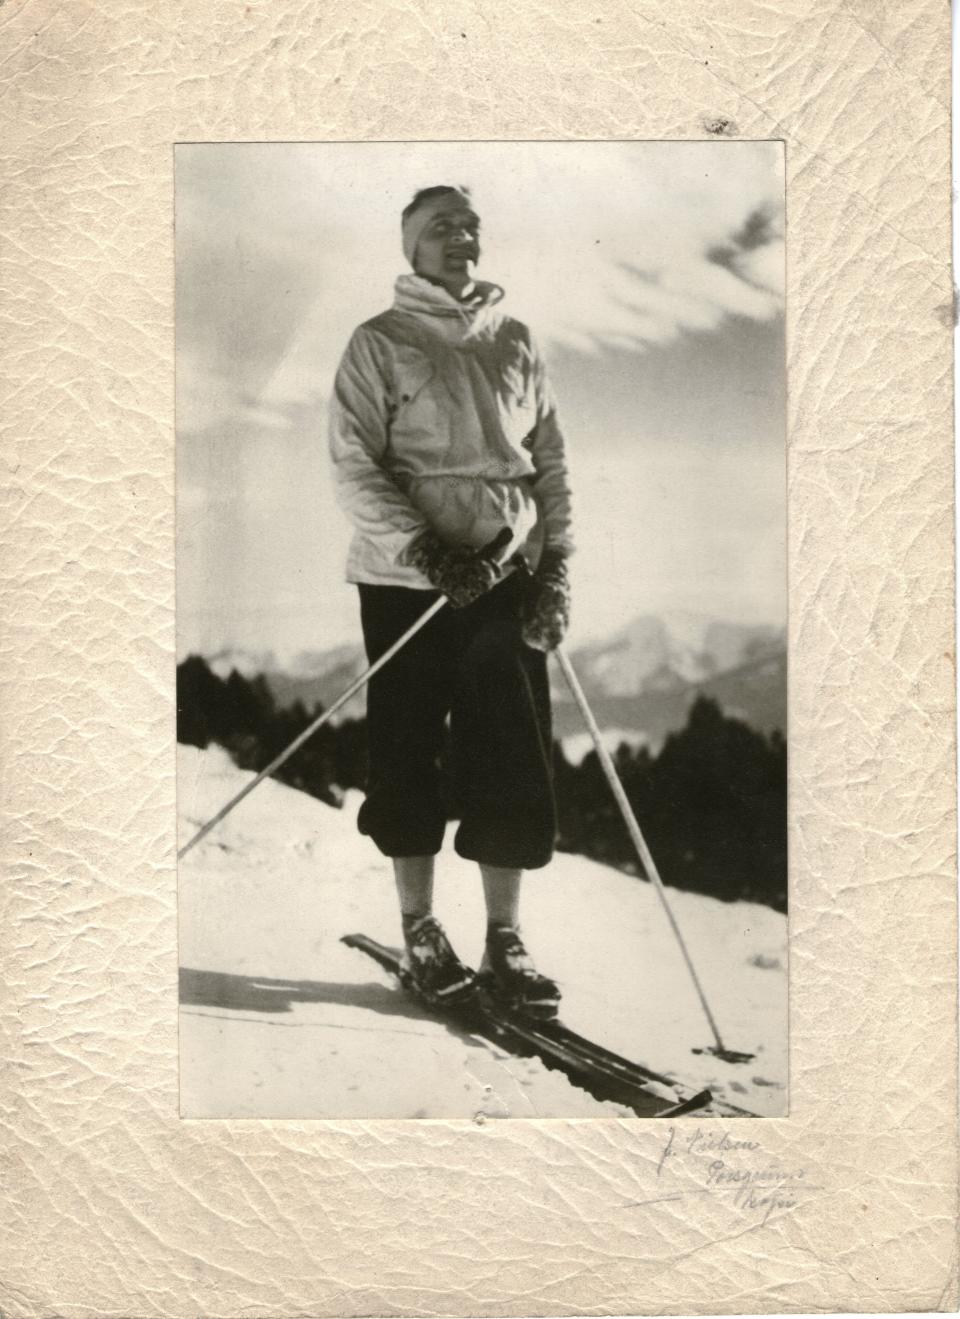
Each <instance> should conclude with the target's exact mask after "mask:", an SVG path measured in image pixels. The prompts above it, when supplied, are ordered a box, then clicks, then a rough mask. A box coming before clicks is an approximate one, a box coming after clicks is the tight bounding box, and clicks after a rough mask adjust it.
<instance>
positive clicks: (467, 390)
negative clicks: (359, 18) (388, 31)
mask: <svg viewBox="0 0 960 1319" xmlns="http://www.w3.org/2000/svg"><path fill="white" fill-rule="evenodd" d="M175 181H176V196H175V203H176V381H177V409H176V430H177V449H176V467H177V515H176V529H177V530H176V535H177V596H176V618H177V739H178V761H177V764H178V817H179V960H180V1111H181V1114H182V1115H183V1116H184V1117H191V1118H205V1117H209V1118H224V1117H236V1118H330V1119H337V1118H469V1119H474V1120H478V1121H486V1120H492V1119H495V1118H569V1117H575V1118H588V1117H598V1118H601V1117H619V1118H633V1117H637V1118H654V1117H670V1116H678V1115H682V1114H697V1115H699V1116H700V1117H702V1118H703V1119H704V1121H706V1120H707V1119H709V1118H710V1117H737V1116H740V1117H742V1116H757V1117H769V1116H783V1115H785V1114H786V1113H787V1112H788V1104H789V1096H788V1089H787V1081H788V1077H787V1045H788V1038H787V988H788V986H787V970H788V966H787V907H788V902H787V898H788V884H787V873H788V866H787V862H788V856H787V753H788V742H787V663H786V657H787V617H786V603H787V589H786V588H787V582H786V519H787V512H786V434H785V430H786V374H785V349H784V297H785V287H784V285H785V270H784V222H785V197H784V158H783V145H782V143H780V142H773V141H732V140H731V141H728V140H715V141H702V142H699V141H685V142H679V141H678V142H667V141H663V142H621V141H583V142H433V143H413V142H356V143H350V142H336V143H230V144H218V143H197V144H183V145H180V146H178V147H177V148H176V151H175Z"/></svg>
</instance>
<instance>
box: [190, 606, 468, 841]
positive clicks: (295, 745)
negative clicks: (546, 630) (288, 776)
mask: <svg viewBox="0 0 960 1319" xmlns="http://www.w3.org/2000/svg"><path fill="white" fill-rule="evenodd" d="M446 603H447V597H446V596H445V595H442V596H441V597H440V599H439V600H435V601H434V602H433V604H432V605H431V606H430V608H429V609H426V610H424V612H423V613H422V614H421V615H420V617H419V618H418V619H417V621H416V622H415V623H414V624H413V626H412V627H408V628H407V630H406V632H404V634H403V636H402V637H399V638H398V639H397V640H396V641H395V642H394V643H393V645H392V646H391V647H390V649H389V650H385V651H384V652H383V654H382V655H381V656H380V658H379V659H378V660H375V661H374V663H373V664H371V665H370V667H369V668H368V669H365V670H364V672H363V673H361V674H360V677H359V678H357V679H356V680H355V681H354V682H352V683H351V684H350V686H349V687H348V688H347V689H346V691H345V692H343V693H342V694H341V695H340V696H338V697H337V699H336V700H335V701H334V703H333V705H331V706H330V708H329V709H327V710H324V712H323V714H321V715H318V716H317V718H316V719H314V721H313V723H312V724H310V725H308V727H306V728H305V729H304V730H303V732H302V733H299V734H298V735H297V736H296V737H295V738H294V740H293V741H292V742H291V743H290V745H289V746H288V747H287V749H286V750H285V751H281V752H280V754H279V756H277V757H276V758H275V759H274V760H271V762H270V764H269V765H267V767H266V769H262V770H261V771H260V773H259V774H258V775H257V776H256V778H254V779H251V780H250V782H249V783H247V784H246V785H245V786H244V787H243V788H241V789H240V791H239V792H238V793H237V794H236V796H235V797H231V798H230V800H229V801H228V802H227V804H226V805H225V806H222V807H221V808H220V810H219V811H217V813H216V815H214V816H213V818H212V819H210V820H208V821H207V823H206V824H205V825H204V826H203V828H202V829H198V830H197V832H196V833H195V834H194V835H193V837H192V838H191V839H190V841H189V842H188V843H184V845H183V847H181V848H180V850H179V852H178V853H177V860H178V861H182V860H183V858H184V857H185V856H186V855H187V853H188V852H189V851H190V849H191V848H193V847H196V845H197V843H199V842H200V840H201V839H202V838H206V836H207V834H208V833H209V832H210V830H211V829H214V828H215V827H216V826H217V825H218V824H219V823H220V821H221V820H224V819H226V817H227V816H228V815H229V814H230V812H231V811H232V810H233V808H234V807H235V806H238V805H239V804H240V802H242V801H243V799H244V797H248V796H249V795H250V793H251V792H253V790H254V788H256V787H257V786H258V785H259V784H261V783H262V782H263V780H264V779H266V778H269V777H270V775H271V774H272V773H273V772H274V771H275V770H277V769H279V768H280V766H281V765H283V764H284V763H285V762H286V761H288V760H289V759H290V757H291V756H292V755H293V754H294V752H295V751H299V750H300V748H301V747H302V746H303V744H304V742H306V741H308V739H309V738H311V737H313V735H314V733H315V732H316V731H317V729H318V728H322V727H323V725H324V724H325V723H326V722H327V721H328V720H329V719H330V718H331V717H332V716H333V715H335V714H336V713H337V711H338V710H339V709H340V708H341V707H342V706H344V705H346V703H347V701H349V700H350V698H351V697H352V696H355V695H356V694H357V692H358V691H360V689H361V688H362V687H364V686H365V685H366V684H367V683H368V682H369V681H370V679H371V678H372V677H373V675H374V674H375V673H378V672H379V670H380V669H382V668H383V666H384V665H385V664H387V663H389V661H390V660H391V659H393V657H394V655H396V653H397V651H398V650H401V649H402V648H403V647H404V646H405V645H406V644H407V642H408V641H409V640H410V638H411V637H412V636H414V634H415V633H417V632H419V631H420V629H421V628H422V627H423V626H424V624H426V623H429V622H430V619H431V618H433V616H434V614H436V613H439V611H440V610H441V609H442V608H443V606H444V605H445V604H446Z"/></svg>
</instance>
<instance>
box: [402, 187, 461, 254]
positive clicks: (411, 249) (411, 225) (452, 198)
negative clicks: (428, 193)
mask: <svg viewBox="0 0 960 1319" xmlns="http://www.w3.org/2000/svg"><path fill="white" fill-rule="evenodd" d="M460 206H467V207H469V208H470V209H471V210H472V209H473V202H472V201H471V200H470V198H469V197H468V196H467V194H466V193H465V192H461V191H460V189H459V188H451V189H450V190H449V192H445V193H443V194H442V195H441V196H438V197H434V198H431V199H430V200H429V201H426V202H424V203H423V205H422V206H418V207H417V209H416V210H415V211H413V213H412V214H410V215H408V216H407V218H406V219H405V220H404V222H403V226H402V230H403V255H404V256H405V257H406V258H407V260H408V261H409V262H410V265H411V266H412V265H413V260H414V257H415V256H416V254H417V243H419V241H420V235H421V234H422V233H423V231H424V229H426V227H427V225H428V224H429V223H430V221H431V220H432V219H433V218H434V217H435V216H437V215H439V214H440V213H441V212H442V211H449V210H453V209H454V208H456V207H460Z"/></svg>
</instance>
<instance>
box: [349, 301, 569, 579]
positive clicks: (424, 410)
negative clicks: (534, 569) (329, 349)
mask: <svg viewBox="0 0 960 1319" xmlns="http://www.w3.org/2000/svg"><path fill="white" fill-rule="evenodd" d="M395 294H396V297H395V301H394V305H393V306H392V307H391V308H390V310H389V311H385V312H382V313H381V314H380V315H379V316H375V317H374V318H373V319H372V320H369V321H365V322H364V324H363V325H361V326H360V327H359V328H358V329H357V330H355V331H354V333H353V335H352V337H351V339H350V342H349V344H348V345H347V349H346V352H345V353H344V355H343V358H342V360H341V362H340V366H339V369H338V371H337V376H336V381H335V384H334V391H333V400H332V403H331V410H330V455H331V458H332V460H333V470H334V476H335V480H336V489H337V497H338V500H339V502H340V504H341V506H342V507H343V508H344V510H345V511H346V513H347V515H348V516H349V518H350V519H351V521H352V523H353V525H354V536H353V540H352V543H351V546H350V551H349V554H348V558H347V574H346V575H347V580H348V581H351V582H367V583H371V584H374V585H387V586H408V587H414V588H429V586H430V583H429V581H428V580H427V578H426V577H425V576H424V575H423V574H422V573H421V572H420V571H419V570H418V569H416V568H414V567H413V566H412V565H411V564H409V563H407V562H406V561H405V555H406V552H407V551H408V550H409V547H410V545H411V543H412V542H413V541H414V540H415V539H416V537H417V536H418V535H420V533H421V532H423V531H424V530H426V529H427V528H432V529H433V530H434V531H435V532H436V533H437V534H438V535H439V536H440V537H441V538H442V539H443V540H445V541H447V542H448V543H449V544H451V545H470V546H474V547H476V548H481V547H483V546H486V545H488V544H489V543H490V542H491V541H492V540H493V539H494V538H495V537H496V536H497V535H498V534H499V533H500V532H501V531H502V530H503V528H504V527H509V529H510V531H511V532H512V540H511V543H510V544H509V545H507V546H505V547H504V549H503V551H502V553H501V554H500V555H499V556H498V557H499V558H500V559H501V560H502V561H505V560H506V559H508V558H510V557H511V556H512V555H513V554H515V553H516V552H517V551H518V550H519V551H522V552H523V553H524V555H525V557H526V558H527V559H528V561H529V562H530V563H531V564H532V565H534V566H535V564H536V562H537V560H538V559H539V556H540V553H541V552H542V549H543V548H544V546H545V545H550V546H552V547H556V548H558V549H560V550H562V551H563V552H564V553H569V552H570V551H571V550H572V548H573V546H572V541H571V536H570V488H569V480H568V473H567V462H566V456H565V452H564V442H563V436H562V435H561V432H560V429H559V426H558V425H557V419H556V413H555V405H554V400H553V397H552V394H551V392H550V389H549V386H548V383H547V380H546V376H545V373H544V366H543V360H542V358H541V356H540V353H539V352H538V350H537V347H536V345H535V343H534V342H533V340H532V338H531V335H530V331H529V330H528V329H527V327H526V326H525V325H523V324H521V322H520V321H516V320H513V319H512V317H509V316H506V315H504V314H503V313H502V312H501V311H500V310H499V309H498V307H497V305H496V304H497V303H499V302H500V300H501V299H502V298H503V289H501V288H500V287H499V286H498V285H496V284H490V283H486V282H481V281H477V284H476V294H475V296H474V297H473V298H471V299H469V300H468V301H467V302H466V303H461V302H458V301H457V299H456V298H454V297H453V296H452V295H451V294H449V293H448V292H447V291H446V290H445V289H443V288H440V287H438V286H437V285H434V284H431V283H430V282H429V281H428V280H425V279H422V278H421V277H420V276H418V275H401V276H400V277H399V278H398V279H397V282H396V288H395Z"/></svg>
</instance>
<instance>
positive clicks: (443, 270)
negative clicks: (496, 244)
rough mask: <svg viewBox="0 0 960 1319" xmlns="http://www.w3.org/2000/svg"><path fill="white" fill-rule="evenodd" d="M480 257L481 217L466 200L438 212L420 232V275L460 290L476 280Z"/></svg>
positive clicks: (454, 289)
mask: <svg viewBox="0 0 960 1319" xmlns="http://www.w3.org/2000/svg"><path fill="white" fill-rule="evenodd" d="M479 259H480V217H479V216H478V215H477V213H476V212H475V211H472V210H471V209H470V208H469V207H468V206H465V205H464V204H463V203H462V202H454V203H451V205H450V207H449V209H444V210H442V211H440V212H438V213H437V214H436V215H435V216H434V217H433V219H432V220H431V221H430V223H429V224H428V225H427V226H426V228H425V229H424V231H423V233H422V234H421V235H420V240H419V242H418V243H417V254H416V261H415V264H414V269H415V270H416V272H417V274H418V275H423V276H424V278H425V279H430V280H433V281H434V282H435V283H438V284H443V285H444V286H445V287H446V288H449V289H452V290H453V291H454V292H459V291H461V290H462V289H463V288H465V287H466V285H468V284H469V283H470V282H471V280H472V279H473V276H474V273H475V270H476V265H477V262H478V261H479Z"/></svg>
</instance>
